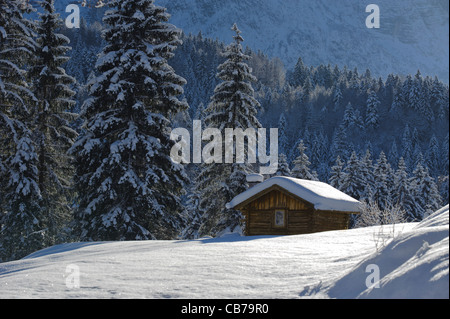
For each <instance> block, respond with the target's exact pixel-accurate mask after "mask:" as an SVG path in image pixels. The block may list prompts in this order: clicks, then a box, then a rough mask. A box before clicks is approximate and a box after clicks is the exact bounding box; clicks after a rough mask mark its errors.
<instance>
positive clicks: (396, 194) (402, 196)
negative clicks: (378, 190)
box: [392, 157, 415, 217]
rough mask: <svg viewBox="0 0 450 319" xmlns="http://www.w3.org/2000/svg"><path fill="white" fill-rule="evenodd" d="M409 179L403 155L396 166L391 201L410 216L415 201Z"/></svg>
mask: <svg viewBox="0 0 450 319" xmlns="http://www.w3.org/2000/svg"><path fill="white" fill-rule="evenodd" d="M412 191H413V189H412V185H411V179H410V178H409V176H408V169H407V167H406V163H405V160H404V159H403V157H401V158H400V160H399V162H398V168H397V170H396V172H395V178H394V186H393V191H392V201H393V204H394V205H400V206H401V207H402V208H403V209H404V210H405V211H406V212H407V214H409V216H410V217H411V216H412V215H411V214H412V212H413V210H414V206H415V201H414V194H413V193H412Z"/></svg>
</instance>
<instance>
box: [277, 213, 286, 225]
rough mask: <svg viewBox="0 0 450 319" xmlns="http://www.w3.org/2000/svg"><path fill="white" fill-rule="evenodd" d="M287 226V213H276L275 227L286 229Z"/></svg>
mask: <svg viewBox="0 0 450 319" xmlns="http://www.w3.org/2000/svg"><path fill="white" fill-rule="evenodd" d="M285 226H286V211H284V210H276V211H275V227H285Z"/></svg>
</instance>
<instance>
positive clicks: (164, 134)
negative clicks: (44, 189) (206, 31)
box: [72, 0, 187, 241]
mask: <svg viewBox="0 0 450 319" xmlns="http://www.w3.org/2000/svg"><path fill="white" fill-rule="evenodd" d="M110 6H111V7H112V10H109V11H107V12H106V13H105V17H104V19H103V21H104V23H105V24H106V26H107V28H106V30H105V32H104V36H105V40H106V42H107V45H106V47H105V48H104V49H103V52H102V54H101V56H100V57H99V60H98V61H97V70H98V72H100V75H99V76H98V77H97V78H95V79H94V80H93V81H92V82H91V83H90V94H91V98H89V99H88V100H86V101H85V103H84V106H83V110H82V116H83V118H84V119H85V123H84V126H83V131H84V132H83V135H82V137H81V138H80V139H79V140H78V141H77V142H76V143H75V145H74V147H73V148H72V154H74V155H75V156H76V163H75V164H76V179H75V185H76V186H77V192H78V194H79V205H78V206H79V207H78V209H77V210H76V212H75V221H76V230H77V231H78V232H79V236H80V238H81V239H82V240H94V241H98V240H146V239H155V238H157V239H159V238H160V239H165V238H174V236H175V235H176V233H177V231H178V229H177V228H178V225H179V223H180V217H179V213H180V212H181V210H182V209H181V202H180V198H179V195H180V194H181V191H182V188H183V186H184V183H185V181H186V175H185V173H184V169H183V167H182V166H180V165H177V164H175V163H173V162H172V160H171V158H170V150H171V149H172V146H173V145H174V142H173V141H171V140H170V132H169V131H170V119H171V118H172V116H174V115H176V114H177V113H178V112H179V111H181V110H183V109H186V108H187V105H186V103H185V102H183V101H180V100H179V99H178V98H177V96H180V95H181V94H182V93H183V88H182V86H183V85H184V84H185V83H186V82H185V80H184V79H183V78H181V77H180V76H178V75H176V74H175V72H174V70H173V68H172V67H171V66H169V64H168V62H167V61H168V59H170V58H171V57H173V55H174V54H173V51H174V50H175V49H176V47H177V46H178V45H179V44H180V40H179V37H180V35H181V31H180V30H179V29H177V28H175V27H174V26H173V25H172V24H169V23H168V20H169V14H167V13H166V9H165V8H163V7H159V6H156V5H155V4H154V1H153V0H141V1H131V0H123V1H119V0H115V1H112V2H111V3H110Z"/></svg>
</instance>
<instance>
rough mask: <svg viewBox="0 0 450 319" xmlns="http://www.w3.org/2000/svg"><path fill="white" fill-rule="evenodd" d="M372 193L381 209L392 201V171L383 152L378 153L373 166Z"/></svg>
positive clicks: (385, 207)
mask: <svg viewBox="0 0 450 319" xmlns="http://www.w3.org/2000/svg"><path fill="white" fill-rule="evenodd" d="M373 175H374V182H375V185H374V189H375V191H374V195H373V199H374V201H375V202H376V203H378V206H379V207H380V209H381V210H385V209H387V208H388V207H389V206H390V204H391V203H392V195H391V193H392V188H393V175H394V174H393V172H392V168H391V164H389V163H388V160H387V158H386V155H385V154H384V152H381V153H380V156H379V157H378V160H377V163H376V164H375V166H374V171H373Z"/></svg>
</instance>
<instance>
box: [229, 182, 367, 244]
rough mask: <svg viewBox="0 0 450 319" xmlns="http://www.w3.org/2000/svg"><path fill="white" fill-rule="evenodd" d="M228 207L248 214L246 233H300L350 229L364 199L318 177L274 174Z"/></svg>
mask: <svg viewBox="0 0 450 319" xmlns="http://www.w3.org/2000/svg"><path fill="white" fill-rule="evenodd" d="M227 208H234V209H237V210H239V211H241V212H242V213H243V215H244V217H245V235H247V236H259V235H299V234H308V233H316V232H322V231H331V230H344V229H348V227H349V221H350V215H352V214H359V212H360V202H359V201H357V200H356V199H354V198H352V197H350V196H348V195H346V194H344V193H342V192H341V191H339V190H337V189H335V188H334V187H332V186H330V185H328V184H325V183H322V182H316V181H307V180H300V179H295V178H289V177H273V178H271V179H268V180H267V181H265V182H262V183H259V184H256V185H255V186H253V187H251V188H250V189H248V190H247V191H246V192H244V193H242V194H240V195H238V196H236V197H235V198H234V199H233V200H232V201H231V202H230V203H228V204H227Z"/></svg>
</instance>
